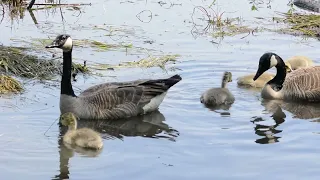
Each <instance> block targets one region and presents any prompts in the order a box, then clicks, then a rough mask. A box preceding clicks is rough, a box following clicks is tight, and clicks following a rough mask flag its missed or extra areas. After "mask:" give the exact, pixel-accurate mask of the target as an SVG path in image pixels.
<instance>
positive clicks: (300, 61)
mask: <svg viewBox="0 0 320 180" xmlns="http://www.w3.org/2000/svg"><path fill="white" fill-rule="evenodd" d="M285 63H286V65H287V66H288V67H289V68H290V70H291V71H294V70H297V69H299V68H303V67H310V66H313V61H312V60H311V59H310V58H308V57H306V56H292V57H290V58H289V59H287V60H286V61H285ZM287 71H288V70H287ZM291 71H289V72H291Z"/></svg>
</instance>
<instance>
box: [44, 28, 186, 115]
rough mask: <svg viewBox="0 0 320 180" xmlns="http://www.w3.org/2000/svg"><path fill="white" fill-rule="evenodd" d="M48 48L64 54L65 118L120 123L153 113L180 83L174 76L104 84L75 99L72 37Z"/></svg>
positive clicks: (64, 36) (64, 37)
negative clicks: (72, 75) (123, 119)
mask: <svg viewBox="0 0 320 180" xmlns="http://www.w3.org/2000/svg"><path fill="white" fill-rule="evenodd" d="M46 48H60V49H62V50H63V72H62V80H61V93H60V111H61V113H62V114H63V113H65V112H72V113H74V114H75V115H76V116H77V117H79V118H80V119H120V118H128V117H132V116H137V115H140V114H145V113H148V112H151V111H154V110H156V109H158V107H159V105H160V104H161V102H162V101H163V99H164V97H165V95H166V93H167V91H168V90H169V88H170V87H172V86H173V85H175V84H176V83H178V82H179V81H180V80H181V77H180V76H179V75H174V76H172V77H170V78H168V79H154V80H152V79H146V80H136V81H129V82H111V83H104V84H99V85H95V86H93V87H90V88H89V89H86V90H85V91H83V92H82V93H81V94H80V95H79V96H76V95H75V94H74V91H73V89H72V84H71V64H72V58H71V55H72V48H73V43H72V39H71V37H70V36H69V35H67V34H62V35H59V36H57V37H56V39H55V40H54V41H53V42H52V44H51V45H48V46H46Z"/></svg>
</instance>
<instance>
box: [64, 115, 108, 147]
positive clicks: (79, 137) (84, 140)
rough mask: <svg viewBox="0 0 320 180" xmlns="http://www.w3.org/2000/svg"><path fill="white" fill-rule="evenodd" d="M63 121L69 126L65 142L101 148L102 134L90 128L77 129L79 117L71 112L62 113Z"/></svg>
mask: <svg viewBox="0 0 320 180" xmlns="http://www.w3.org/2000/svg"><path fill="white" fill-rule="evenodd" d="M61 123H62V124H63V125H64V126H68V131H67V132H66V134H65V135H64V136H63V142H64V143H66V144H70V145H75V146H79V147H82V148H90V149H101V148H102V147H103V142H102V138H101V136H100V134H99V133H98V132H95V131H94V130H92V129H89V128H81V129H77V119H76V117H75V115H74V114H73V113H71V112H67V113H64V114H62V115H61Z"/></svg>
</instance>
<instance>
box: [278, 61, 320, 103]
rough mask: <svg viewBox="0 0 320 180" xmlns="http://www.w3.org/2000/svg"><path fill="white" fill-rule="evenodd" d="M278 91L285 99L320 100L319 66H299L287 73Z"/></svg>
mask: <svg viewBox="0 0 320 180" xmlns="http://www.w3.org/2000/svg"><path fill="white" fill-rule="evenodd" d="M280 93H282V94H283V99H285V100H305V101H309V102H313V101H320V66H314V67H306V68H300V69H297V70H295V71H293V72H291V73H290V74H288V76H287V77H286V79H285V81H284V83H283V88H282V89H281V91H280Z"/></svg>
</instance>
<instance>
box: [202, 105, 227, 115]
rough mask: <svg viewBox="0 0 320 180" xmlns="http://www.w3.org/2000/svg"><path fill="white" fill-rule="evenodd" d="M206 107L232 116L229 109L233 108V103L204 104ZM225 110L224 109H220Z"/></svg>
mask: <svg viewBox="0 0 320 180" xmlns="http://www.w3.org/2000/svg"><path fill="white" fill-rule="evenodd" d="M203 106H204V107H206V108H208V109H209V110H210V111H213V112H215V113H218V114H220V115H221V116H230V112H228V110H229V109H230V108H231V106H232V104H222V105H218V106H207V105H203ZM218 110H224V111H218Z"/></svg>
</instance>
